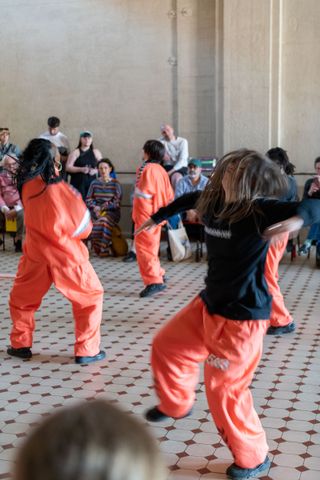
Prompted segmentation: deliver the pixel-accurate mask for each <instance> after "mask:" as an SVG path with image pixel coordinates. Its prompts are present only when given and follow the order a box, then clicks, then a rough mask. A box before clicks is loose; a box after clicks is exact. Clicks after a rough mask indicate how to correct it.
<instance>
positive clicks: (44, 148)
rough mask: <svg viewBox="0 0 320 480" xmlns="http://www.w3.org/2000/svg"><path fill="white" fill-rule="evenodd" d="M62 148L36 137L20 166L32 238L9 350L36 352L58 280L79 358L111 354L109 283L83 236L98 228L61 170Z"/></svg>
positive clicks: (15, 298) (16, 293)
mask: <svg viewBox="0 0 320 480" xmlns="http://www.w3.org/2000/svg"><path fill="white" fill-rule="evenodd" d="M58 165H59V153H58V150H57V149H56V147H54V145H52V144H51V143H50V142H49V141H48V140H44V139H34V140H31V142H30V143H29V145H28V146H27V148H26V149H25V151H24V153H23V157H22V161H21V163H20V165H19V167H18V169H17V174H16V180H17V186H18V189H19V191H20V195H22V202H23V206H24V212H25V226H26V238H25V242H24V246H23V255H22V257H21V259H20V263H19V266H18V272H17V275H16V279H15V282H14V285H13V288H12V291H11V294H10V301H9V305H10V313H11V318H12V322H13V327H12V331H11V336H10V339H11V346H10V347H9V348H8V351H7V352H8V354H9V355H13V356H16V357H20V358H30V357H32V351H31V347H32V340H33V332H34V328H35V320H34V314H35V312H36V311H37V310H38V308H39V307H40V304H41V300H42V298H43V296H44V295H45V294H46V292H47V291H48V290H49V288H50V286H51V285H52V283H54V285H55V286H56V288H57V289H58V290H59V291H60V292H61V293H62V294H63V295H64V296H65V297H66V298H68V299H69V300H70V301H71V303H72V308H73V314H74V319H75V337H76V342H75V346H74V353H75V362H76V363H91V362H94V361H97V360H102V359H103V358H105V352H103V351H100V323H101V316H102V300H103V288H102V285H101V283H100V281H99V279H98V277H97V275H96V273H95V271H94V270H93V268H92V266H91V264H90V262H89V258H88V250H87V248H86V247H85V245H84V243H83V242H82V241H81V239H84V238H86V237H87V236H88V235H89V233H90V231H91V228H92V224H91V221H90V213H89V211H88V210H87V208H86V206H85V204H84V202H83V200H82V198H81V195H80V194H78V193H77V192H76V191H75V190H74V189H73V188H72V187H70V186H69V185H68V184H66V183H65V182H64V181H62V180H61V179H60V177H59V176H58V175H57V171H56V168H57V166H58Z"/></svg>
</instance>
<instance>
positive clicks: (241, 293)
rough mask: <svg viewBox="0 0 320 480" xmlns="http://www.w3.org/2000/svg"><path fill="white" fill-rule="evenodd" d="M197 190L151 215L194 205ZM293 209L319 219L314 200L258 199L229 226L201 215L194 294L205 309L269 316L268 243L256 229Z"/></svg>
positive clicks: (235, 316)
mask: <svg viewBox="0 0 320 480" xmlns="http://www.w3.org/2000/svg"><path fill="white" fill-rule="evenodd" d="M200 194H201V192H194V193H191V194H188V195H184V196H183V197H180V198H178V199H177V200H175V201H174V202H173V203H171V204H170V205H168V206H167V207H164V208H161V209H160V210H159V211H158V212H157V213H156V214H155V215H153V216H152V219H153V220H154V221H155V222H156V223H160V222H161V221H163V220H165V219H167V218H169V217H171V216H172V215H173V214H176V213H181V212H183V211H185V210H190V209H192V208H194V207H195V204H196V201H197V199H198V198H199V196H200ZM306 203H307V204H308V205H305V204H306ZM310 203H313V204H314V206H313V207H312V205H311V206H310ZM297 214H299V215H300V216H301V217H302V218H303V219H304V221H305V223H306V224H308V223H310V222H311V223H312V220H313V219H314V218H318V219H319V220H320V202H315V201H312V202H310V200H305V201H304V202H301V203H298V202H290V203H289V202H281V201H278V200H273V199H259V200H256V202H255V208H254V212H253V213H251V214H250V215H249V216H247V217H245V218H243V219H242V220H240V221H238V222H235V223H232V224H231V225H229V223H228V222H225V221H221V220H218V219H216V218H214V217H210V218H205V219H204V224H205V241H206V245H207V251H208V274H207V277H206V279H205V284H206V287H205V289H204V290H202V292H201V293H200V296H201V298H202V299H203V301H204V302H205V304H206V306H207V309H208V311H209V313H216V314H219V315H222V316H223V317H226V318H228V319H231V320H258V319H261V320H262V319H268V318H269V317H270V310H271V301H272V298H271V296H270V294H269V291H268V287H267V283H266V280H265V277H264V270H265V260H266V255H267V251H268V247H269V243H268V242H267V241H266V240H264V239H263V238H262V233H263V231H264V230H265V229H266V228H267V227H268V226H270V225H273V224H275V223H278V222H281V221H282V220H285V219H287V218H289V217H292V216H294V215H297ZM319 220H318V221H319Z"/></svg>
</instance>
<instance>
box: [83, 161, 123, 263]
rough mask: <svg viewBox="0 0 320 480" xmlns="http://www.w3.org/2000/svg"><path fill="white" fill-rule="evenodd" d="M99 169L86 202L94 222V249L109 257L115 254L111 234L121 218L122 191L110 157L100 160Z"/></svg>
mask: <svg viewBox="0 0 320 480" xmlns="http://www.w3.org/2000/svg"><path fill="white" fill-rule="evenodd" d="M98 171H99V178H98V179H97V180H93V182H92V183H91V185H90V187H89V191H88V194H87V198H86V204H87V207H88V208H89V210H90V213H91V219H92V223H93V229H92V233H91V240H92V246H93V249H94V251H95V253H96V254H97V255H98V256H99V257H108V256H112V255H113V252H112V247H111V235H112V229H113V227H114V225H116V224H117V223H119V220H120V201H121V196H122V191H121V186H120V183H119V182H118V180H116V179H115V178H112V177H111V173H112V172H113V171H114V167H113V164H112V162H111V161H110V160H109V159H108V158H103V159H102V160H100V161H99V162H98Z"/></svg>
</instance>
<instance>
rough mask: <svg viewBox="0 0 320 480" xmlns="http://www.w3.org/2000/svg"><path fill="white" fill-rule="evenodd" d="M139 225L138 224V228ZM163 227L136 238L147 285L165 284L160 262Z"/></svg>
mask: <svg viewBox="0 0 320 480" xmlns="http://www.w3.org/2000/svg"><path fill="white" fill-rule="evenodd" d="M137 226H138V223H136V227H137ZM160 236H161V226H158V227H156V228H154V229H153V230H151V231H148V232H141V233H139V235H137V236H136V237H135V238H134V243H135V247H136V253H137V261H138V265H139V270H140V274H141V277H142V280H143V283H144V284H145V285H151V284H152V283H163V275H164V274H165V271H164V269H163V268H161V265H160V260H159V248H160Z"/></svg>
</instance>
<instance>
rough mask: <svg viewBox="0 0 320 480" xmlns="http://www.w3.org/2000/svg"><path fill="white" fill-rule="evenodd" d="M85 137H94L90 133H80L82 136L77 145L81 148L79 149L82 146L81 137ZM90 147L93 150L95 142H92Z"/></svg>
mask: <svg viewBox="0 0 320 480" xmlns="http://www.w3.org/2000/svg"><path fill="white" fill-rule="evenodd" d="M84 137H91V138H92V135H89V134H87V135H80V137H79V143H78V145H77V148H79V149H80V148H81V138H84ZM89 148H90V149H91V150H93V149H94V146H93V142H91V145H90V147H89Z"/></svg>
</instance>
